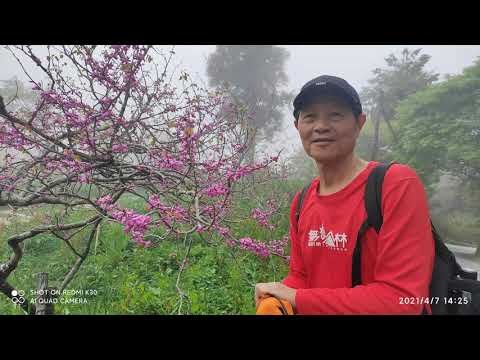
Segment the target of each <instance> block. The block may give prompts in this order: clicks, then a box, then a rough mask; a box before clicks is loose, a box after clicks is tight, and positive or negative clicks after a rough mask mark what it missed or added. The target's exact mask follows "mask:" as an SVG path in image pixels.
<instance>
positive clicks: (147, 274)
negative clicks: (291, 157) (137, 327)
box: [0, 183, 298, 315]
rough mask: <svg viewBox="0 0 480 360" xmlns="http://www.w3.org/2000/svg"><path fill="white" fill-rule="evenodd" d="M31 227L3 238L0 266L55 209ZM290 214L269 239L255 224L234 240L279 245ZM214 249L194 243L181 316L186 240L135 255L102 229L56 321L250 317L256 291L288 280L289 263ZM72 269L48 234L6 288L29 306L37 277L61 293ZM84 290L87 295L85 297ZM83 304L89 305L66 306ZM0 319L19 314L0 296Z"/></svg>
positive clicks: (116, 231)
mask: <svg viewBox="0 0 480 360" xmlns="http://www.w3.org/2000/svg"><path fill="white" fill-rule="evenodd" d="M275 186H277V187H278V188H277V190H281V191H284V192H292V191H294V190H296V189H297V188H298V184H296V183H292V184H282V183H279V184H276V185H275ZM125 201H126V203H123V204H122V205H124V206H125V205H128V206H131V207H133V208H137V209H142V207H143V206H144V204H141V203H140V202H136V203H132V202H131V201H129V200H128V199H127V200H125ZM239 204H240V207H239V208H238V209H237V210H236V211H238V212H239V213H242V214H248V213H249V212H250V209H251V208H252V207H253V206H254V205H253V204H252V203H251V202H249V201H245V200H244V201H242V202H240V203H239ZM42 210H43V211H42V212H41V213H37V215H36V216H35V217H33V218H32V219H31V220H30V221H29V222H22V223H20V222H13V223H12V224H10V225H9V226H7V227H6V228H5V229H4V231H3V233H2V234H0V259H1V262H4V261H5V260H6V259H7V257H8V256H9V254H10V248H9V247H8V245H7V244H6V241H5V240H6V239H7V238H8V237H9V236H11V235H12V234H15V233H18V232H21V231H25V230H26V229H30V228H32V226H35V225H38V224H40V223H41V222H42V217H43V216H44V215H45V214H49V215H50V216H51V217H54V214H55V213H56V212H58V211H59V209H57V208H54V207H50V206H49V207H45V208H43V209H42ZM288 212H289V206H288V204H287V206H284V207H283V208H282V209H281V210H280V211H279V213H278V214H277V215H275V216H274V217H273V218H272V222H273V223H274V224H276V225H277V228H276V229H275V230H274V231H273V232H272V231H270V230H268V229H265V228H262V227H260V226H259V225H258V224H257V223H256V222H255V221H254V220H248V221H243V222H242V223H241V224H236V225H235V226H233V228H232V229H233V231H234V234H235V235H236V236H237V237H238V238H241V237H244V236H250V237H252V238H255V239H260V240H266V241H268V240H272V239H280V238H282V237H283V236H284V235H285V234H287V232H288ZM86 216H88V214H87V210H86V209H80V210H79V211H76V212H74V213H72V214H70V215H69V217H68V220H69V221H79V220H81V219H84V218H85V217H86ZM86 237H87V233H86V232H85V233H80V234H78V236H76V237H75V240H74V244H75V245H76V246H77V248H82V245H83V244H84V243H85V241H86ZM213 240H214V241H215V242H216V243H217V244H218V245H216V246H208V245H207V244H206V243H205V242H204V241H203V240H202V239H201V238H200V237H199V236H198V235H194V238H193V242H192V248H191V252H190V256H189V261H188V263H187V266H186V268H185V270H184V271H183V273H182V277H181V281H180V288H181V289H182V290H183V292H184V293H185V294H186V295H187V298H184V299H183V301H182V304H181V308H180V301H179V300H180V297H179V295H178V292H177V289H176V280H177V276H178V273H179V269H180V264H181V262H182V260H183V257H184V255H185V252H186V246H185V244H184V243H183V240H176V239H168V240H165V241H163V242H162V243H161V244H159V246H158V247H155V248H150V249H144V248H141V247H138V246H137V245H135V244H134V243H132V241H131V240H129V238H128V236H127V235H126V234H125V233H124V232H123V229H122V227H121V226H120V225H118V224H115V223H112V222H104V223H102V225H101V227H100V233H99V241H98V243H96V244H95V242H94V244H92V248H91V252H90V256H89V257H88V258H87V260H86V261H85V263H84V264H83V265H82V268H81V269H80V271H79V273H78V274H77V276H76V277H75V278H74V280H73V281H72V282H71V283H70V285H69V286H68V290H77V291H78V290H82V291H84V294H77V295H74V294H71V295H63V296H61V297H60V298H59V299H58V303H57V304H56V305H55V313H56V314H65V315H69V314H109V315H115V314H177V313H182V314H217V315H220V314H254V313H255V304H254V284H255V283H257V282H267V281H278V280H280V279H282V278H284V277H285V276H286V274H287V272H288V266H287V264H286V262H285V261H284V260H283V259H281V258H279V257H275V256H272V257H269V258H266V259H262V258H258V257H256V256H254V255H253V254H250V253H248V252H245V251H243V250H241V249H238V248H231V247H229V246H227V245H225V244H223V243H222V241H221V239H219V238H214V239H213ZM74 261H75V257H74V256H73V254H71V251H70V250H69V249H68V247H67V246H66V245H65V244H64V243H62V242H61V241H60V240H59V239H58V238H56V237H54V236H53V235H51V234H47V233H46V234H42V235H38V236H36V237H35V238H33V239H30V240H27V241H26V242H25V255H24V257H23V258H22V260H21V262H20V264H19V267H18V268H17V269H16V270H15V272H14V273H12V275H11V276H10V277H9V283H10V284H11V285H12V286H14V287H15V288H16V289H18V290H23V291H25V293H26V294H27V297H28V298H32V294H33V292H34V290H35V288H36V274H37V273H39V272H48V274H49V285H50V286H56V287H59V286H60V284H61V280H62V279H63V278H64V276H65V274H66V273H67V272H68V271H69V269H70V268H71V266H72V265H73V263H74ZM86 290H92V294H89V295H86V294H85V291H86ZM72 299H81V300H82V301H86V302H87V303H68V302H69V301H72ZM0 314H23V312H22V311H21V310H20V309H19V308H18V307H15V306H14V305H13V304H12V303H11V302H10V300H9V299H7V298H6V297H5V296H3V295H1V296H0Z"/></svg>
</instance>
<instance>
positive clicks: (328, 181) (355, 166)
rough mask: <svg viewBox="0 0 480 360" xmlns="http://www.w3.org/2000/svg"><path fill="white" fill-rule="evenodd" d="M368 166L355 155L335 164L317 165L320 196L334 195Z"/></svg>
mask: <svg viewBox="0 0 480 360" xmlns="http://www.w3.org/2000/svg"><path fill="white" fill-rule="evenodd" d="M367 165H368V162H367V161H364V160H362V159H360V158H358V157H357V156H355V155H354V154H351V155H350V156H348V157H346V158H344V159H341V160H338V161H335V162H334V163H317V168H318V174H319V176H320V194H322V195H323V194H325V195H327V194H329V193H334V192H336V191H338V190H340V189H341V188H343V187H344V186H345V185H347V184H348V183H349V182H350V181H351V180H353V178H355V176H357V175H358V174H359V173H360V172H361V171H362V170H364V169H365V167H366V166H367Z"/></svg>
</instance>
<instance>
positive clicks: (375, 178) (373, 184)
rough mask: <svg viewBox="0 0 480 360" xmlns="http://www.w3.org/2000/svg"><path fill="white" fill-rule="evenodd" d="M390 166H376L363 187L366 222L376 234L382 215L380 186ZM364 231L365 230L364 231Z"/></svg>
mask: <svg viewBox="0 0 480 360" xmlns="http://www.w3.org/2000/svg"><path fill="white" fill-rule="evenodd" d="M393 164H394V162H391V163H390V164H383V163H382V164H380V165H378V166H376V167H375V168H374V169H373V170H372V172H371V173H370V175H369V176H368V180H367V185H366V187H365V198H364V200H365V210H366V211H367V222H368V225H369V226H373V228H374V229H375V231H376V232H377V233H378V232H379V231H380V228H381V227H382V224H383V215H382V186H383V180H384V178H385V174H386V172H387V170H388V169H389V168H390V166H392V165H393ZM365 230H366V229H365Z"/></svg>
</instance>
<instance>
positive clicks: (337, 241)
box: [307, 224, 348, 251]
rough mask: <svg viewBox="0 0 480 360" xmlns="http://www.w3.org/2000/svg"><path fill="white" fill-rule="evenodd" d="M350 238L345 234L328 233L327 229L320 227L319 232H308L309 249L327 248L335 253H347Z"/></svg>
mask: <svg viewBox="0 0 480 360" xmlns="http://www.w3.org/2000/svg"><path fill="white" fill-rule="evenodd" d="M347 241H348V237H347V235H346V234H345V233H342V234H340V233H336V234H335V235H333V231H329V232H328V233H327V232H326V230H325V227H324V226H323V224H322V226H321V227H320V229H319V230H310V231H309V232H308V245H307V246H309V247H318V246H320V247H326V248H328V249H330V250H333V251H347Z"/></svg>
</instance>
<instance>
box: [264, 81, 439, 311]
mask: <svg viewBox="0 0 480 360" xmlns="http://www.w3.org/2000/svg"><path fill="white" fill-rule="evenodd" d="M293 104H294V117H295V127H296V128H297V130H298V133H299V135H300V139H301V141H302V144H303V148H304V149H305V152H306V153H307V154H308V155H309V156H310V157H312V158H313V159H314V160H315V162H316V164H317V167H318V177H317V178H315V179H314V180H313V182H312V183H311V185H310V187H309V189H308V191H307V192H306V193H305V196H304V199H303V202H302V210H301V216H300V218H299V221H298V224H297V221H296V216H295V212H296V206H297V201H298V198H299V195H298V194H297V196H296V197H295V198H294V200H293V203H292V205H291V211H290V224H291V226H290V238H291V254H290V272H289V274H288V276H287V278H286V279H284V280H283V281H282V282H280V283H277V282H273V283H260V284H257V285H256V287H255V297H256V302H257V310H258V309H259V308H258V306H259V305H262V301H264V299H265V298H266V297H268V301H269V305H270V306H269V308H272V306H271V305H272V301H279V300H280V301H283V302H284V304H285V303H286V304H290V305H291V306H292V307H293V309H294V311H295V313H296V314H422V313H424V311H426V312H427V313H430V308H429V305H425V304H424V303H425V302H426V301H427V298H428V296H429V284H430V280H431V275H432V270H433V262H434V241H433V237H432V233H431V224H430V217H429V211H428V202H427V196H426V193H425V190H424V188H423V186H422V184H421V182H420V180H419V178H418V176H417V175H416V173H415V172H414V171H413V170H412V169H410V168H409V167H408V166H405V165H401V164H394V165H392V166H391V167H390V169H389V170H388V172H387V174H386V176H385V179H384V183H383V188H382V214H383V225H382V227H381V230H380V232H379V233H378V235H377V233H376V231H375V229H373V228H369V229H368V230H367V232H366V233H365V236H364V237H363V238H362V257H361V285H358V286H355V287H352V255H353V250H354V248H355V242H356V237H357V234H358V232H359V229H360V226H361V224H362V223H363V221H364V220H365V219H366V217H367V215H366V210H365V206H364V193H365V185H366V181H367V178H368V175H369V174H370V172H371V171H372V169H373V168H374V167H375V166H376V165H378V163H376V162H374V161H370V162H367V161H365V160H362V159H360V158H359V157H358V156H357V155H356V154H355V152H354V149H355V144H356V141H357V138H358V136H359V134H360V130H361V129H362V127H363V126H364V124H365V121H366V116H365V114H364V113H363V112H362V106H361V103H360V99H359V96H358V94H357V92H356V91H355V89H354V88H353V87H352V86H350V85H349V84H348V83H347V82H346V81H345V80H343V79H340V78H338V77H334V76H327V75H324V76H320V77H318V78H315V79H313V80H311V81H309V82H308V83H306V84H305V85H304V86H303V87H302V89H301V91H300V93H299V94H298V96H297V97H296V98H295V100H294V103H293ZM406 298H408V299H407V300H405V299H406ZM277 299H278V300H277ZM412 299H413V300H412ZM260 307H261V306H260ZM277 308H278V307H277ZM257 313H268V311H264V310H260V311H257Z"/></svg>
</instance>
